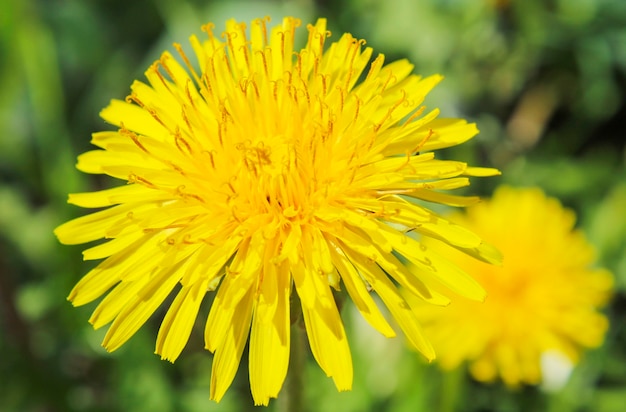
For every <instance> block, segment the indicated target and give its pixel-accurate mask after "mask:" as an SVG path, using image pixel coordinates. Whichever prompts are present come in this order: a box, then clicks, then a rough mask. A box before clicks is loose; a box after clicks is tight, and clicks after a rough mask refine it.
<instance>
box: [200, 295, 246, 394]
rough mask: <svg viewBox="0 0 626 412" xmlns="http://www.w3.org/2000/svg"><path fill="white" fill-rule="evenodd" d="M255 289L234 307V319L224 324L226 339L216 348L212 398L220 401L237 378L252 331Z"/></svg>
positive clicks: (212, 374)
mask: <svg viewBox="0 0 626 412" xmlns="http://www.w3.org/2000/svg"><path fill="white" fill-rule="evenodd" d="M253 294H254V291H253V289H252V288H250V289H249V290H248V291H247V293H246V294H245V295H244V297H243V298H242V299H241V300H240V302H239V304H238V305H237V306H236V307H235V308H233V314H232V319H231V320H230V322H228V323H227V324H225V325H223V327H224V329H225V333H224V339H222V341H221V342H220V345H219V346H218V347H217V348H216V350H215V357H214V358H213V369H212V372H211V394H210V397H211V399H213V400H215V401H217V402H219V401H220V400H221V399H222V397H223V396H224V394H225V393H226V390H227V389H228V387H229V386H230V384H231V383H232V381H233V379H234V378H235V373H236V372H237V369H238V367H239V361H240V359H241V354H242V353H243V349H244V347H245V345H246V340H247V339H248V334H249V333H250V320H251V318H252V302H253Z"/></svg>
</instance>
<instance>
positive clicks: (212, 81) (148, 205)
mask: <svg viewBox="0 0 626 412" xmlns="http://www.w3.org/2000/svg"><path fill="white" fill-rule="evenodd" d="M299 25H300V22H299V21H298V20H296V19H293V18H285V19H284V20H283V21H282V24H279V25H277V26H275V27H272V28H271V29H269V28H268V27H267V19H257V20H254V21H253V22H252V23H251V25H250V27H249V28H247V27H246V25H245V24H243V23H237V22H235V21H233V20H231V21H228V22H227V24H226V31H225V32H224V33H222V34H221V35H215V34H214V32H213V30H212V29H213V28H212V26H210V25H207V26H205V27H203V30H204V31H206V33H207V34H208V39H207V40H204V41H200V40H199V39H198V38H197V37H196V36H192V37H191V38H190V42H191V46H192V50H193V55H195V57H190V56H192V54H190V53H188V52H185V51H183V49H182V47H181V46H180V45H175V48H176V49H177V52H178V53H177V54H178V56H176V57H174V56H173V55H172V54H170V53H169V52H165V53H164V54H163V55H162V56H161V58H160V59H159V60H158V61H157V62H155V63H154V64H153V65H152V66H151V67H150V68H149V69H148V70H147V71H146V77H147V79H148V84H146V83H142V82H135V83H134V84H133V85H132V88H131V89H132V92H131V94H130V96H129V97H128V98H127V99H126V101H118V100H113V101H112V102H111V104H110V105H109V106H108V107H107V108H106V109H104V110H103V111H102V113H101V115H102V117H103V118H104V119H105V120H106V121H107V122H109V123H111V124H113V125H114V126H117V127H118V130H117V131H109V132H99V133H95V134H94V135H93V143H94V144H95V145H96V146H98V147H99V148H100V150H94V151H91V152H87V153H85V154H83V155H81V156H80V157H79V161H78V166H77V167H78V168H79V169H80V170H82V171H84V172H87V173H101V174H107V175H109V176H112V177H114V178H117V179H121V180H124V181H125V182H126V183H127V184H124V185H122V186H119V187H116V188H113V189H109V190H104V191H100V192H92V193H79V194H72V195H70V197H69V202H70V203H72V204H75V205H78V206H82V207H93V208H101V207H108V208H107V209H104V210H101V211H98V212H95V213H92V214H90V215H87V216H84V217H81V218H78V219H75V220H73V221H70V222H68V223H65V224H64V225H61V226H60V227H59V228H57V230H56V234H57V236H58V237H59V239H60V240H61V241H62V242H63V243H68V244H78V243H85V242H90V241H93V240H97V239H102V238H105V239H109V240H108V241H107V242H106V243H102V244H99V245H97V246H95V247H92V248H90V249H88V250H86V251H85V252H84V257H85V259H102V258H104V259H105V260H104V261H103V262H102V263H100V265H99V266H97V267H96V268H95V269H93V270H92V271H91V272H89V273H88V274H87V275H86V276H85V277H84V278H83V279H82V280H81V281H80V282H79V283H78V284H77V285H76V287H75V288H74V290H73V291H72V292H71V294H70V297H69V299H70V300H71V301H72V302H73V303H74V304H75V305H83V304H86V303H88V302H91V301H93V300H94V299H97V298H98V297H100V296H101V295H103V294H104V293H106V292H107V291H108V290H109V289H112V290H111V291H110V292H109V293H108V294H107V296H106V297H105V298H104V299H103V300H102V301H101V303H100V304H99V305H98V307H97V308H96V310H95V312H94V314H93V316H92V318H91V320H90V321H91V322H92V323H93V325H94V327H96V328H98V327H101V326H104V325H106V324H108V323H110V322H113V323H112V325H111V326H110V328H109V330H108V333H107V335H106V337H105V339H104V342H103V345H104V346H105V347H106V348H107V349H108V350H115V349H117V348H118V347H119V346H121V345H122V344H123V343H124V342H125V341H126V340H127V339H129V338H130V337H131V336H132V335H133V334H134V333H135V331H137V329H138V328H139V327H140V326H141V325H142V324H143V323H144V322H145V321H146V320H147V319H148V318H149V317H150V315H151V314H152V313H153V312H154V311H155V310H156V309H157V307H158V306H160V305H161V303H162V302H163V301H164V299H165V298H166V297H167V296H168V295H170V294H171V293H172V291H174V290H175V294H176V297H175V299H174V301H173V303H172V304H171V306H170V307H169V310H168V311H167V314H166V315H165V318H164V320H163V322H162V324H161V328H160V331H159V334H158V337H157V344H156V352H157V353H158V354H160V355H161V356H162V357H163V358H164V359H168V360H170V361H174V360H175V359H176V358H177V357H178V356H179V354H180V353H181V351H182V349H183V347H184V346H185V344H186V342H187V340H188V338H189V334H190V332H191V329H192V326H193V323H194V320H195V319H196V317H197V314H198V311H199V307H200V302H201V301H202V299H203V297H204V296H205V294H207V291H209V292H211V291H214V290H216V294H215V298H214V301H213V303H212V306H211V310H210V313H209V316H208V320H207V322H206V330H205V343H206V348H207V349H208V350H210V351H212V352H214V353H215V357H214V360H213V372H212V385H211V397H212V398H213V399H216V400H219V399H220V398H221V397H222V396H223V395H224V393H225V391H226V389H227V388H228V386H229V385H230V383H231V382H232V379H233V377H234V375H235V372H236V370H237V367H238V364H239V360H240V357H241V354H242V351H243V349H244V346H245V343H246V341H247V340H248V336H249V339H250V356H249V359H250V365H249V369H250V383H251V390H252V394H253V396H254V399H255V402H256V403H260V404H267V402H268V401H269V398H271V397H276V396H277V394H278V392H279V391H280V388H281V386H282V383H283V381H284V378H285V374H286V372H287V366H288V362H289V344H290V343H289V340H290V333H289V328H290V321H291V320H290V315H289V313H290V296H291V293H292V289H295V291H294V292H293V293H297V295H298V297H299V301H300V302H301V303H300V304H301V312H302V318H303V319H304V324H305V326H306V331H307V336H308V340H309V343H310V347H311V350H312V352H313V355H314V357H315V359H316V360H317V362H318V363H319V365H320V366H321V368H322V369H323V370H324V372H326V374H327V375H328V376H331V377H332V378H333V379H334V381H335V384H336V386H337V388H338V389H339V390H346V389H349V388H350V387H351V385H352V362H351V357H350V351H349V348H348V343H347V340H346V335H345V331H344V327H343V324H342V321H341V319H340V316H339V312H338V310H337V306H336V303H335V299H334V296H333V291H332V290H331V289H335V290H337V291H339V290H340V289H342V288H345V290H346V291H347V294H348V295H349V296H350V298H351V299H352V301H353V302H354V304H355V305H356V307H357V308H358V309H359V310H360V312H361V313H362V314H363V316H364V317H365V319H367V321H368V322H369V323H370V324H371V325H372V326H373V327H374V328H376V329H377V330H379V331H380V332H381V333H382V334H384V335H385V336H394V335H395V333H394V331H393V329H392V328H391V327H390V325H389V324H388V323H387V321H386V320H385V318H384V317H383V316H382V315H381V313H380V311H379V309H378V307H377V305H376V303H375V300H374V299H373V298H372V294H371V292H372V291H373V293H375V294H377V295H378V297H379V298H380V300H382V302H383V303H384V305H385V306H386V307H387V308H388V309H389V312H390V313H391V315H392V316H393V317H394V318H395V320H396V321H397V323H398V325H399V326H400V328H401V329H402V330H403V331H404V333H405V335H406V336H407V338H408V340H409V342H410V343H411V344H412V345H413V346H415V347H416V348H417V349H418V350H420V351H421V352H422V353H423V354H424V355H425V356H426V357H427V358H429V359H432V358H433V357H434V352H433V350H432V348H431V346H430V344H429V343H428V342H427V341H426V340H425V339H424V337H423V336H422V333H421V331H420V328H419V326H418V324H417V322H416V321H415V318H414V315H413V314H412V313H411V311H410V310H409V309H408V307H407V305H406V303H405V301H404V299H403V298H402V297H401V296H400V294H399V293H398V290H397V285H402V286H404V287H405V288H406V289H407V290H408V291H410V293H413V294H415V295H417V296H419V297H420V298H421V299H424V300H426V301H428V302H431V303H434V304H446V303H447V302H448V300H447V298H445V297H444V296H442V295H440V294H438V293H435V292H433V291H431V290H429V288H427V287H426V286H425V285H424V284H423V283H422V281H421V280H420V273H421V272H428V273H431V274H433V275H434V276H435V277H437V279H439V281H440V282H441V283H443V284H445V285H446V286H448V287H450V288H451V289H452V290H455V291H457V292H459V293H461V294H462V295H465V296H468V297H470V298H474V299H479V300H480V299H483V297H484V292H483V290H482V288H481V287H480V286H479V285H478V284H477V283H475V282H474V281H473V280H472V279H471V278H469V277H468V276H466V275H465V274H464V273H463V272H461V271H460V270H458V269H457V268H456V267H454V266H453V265H451V264H450V263H448V261H447V260H446V259H444V258H442V257H440V256H438V255H436V254H434V253H432V252H431V251H429V250H428V249H427V248H426V247H425V246H424V245H421V244H420V242H419V241H418V240H417V239H416V238H415V236H419V235H421V236H429V237H434V238H437V239H441V240H443V241H444V242H447V243H449V244H451V245H453V246H454V247H456V248H458V249H460V250H462V251H464V252H466V253H468V254H470V255H473V256H475V257H478V258H481V259H484V260H487V261H494V260H497V259H498V254H497V252H495V251H494V250H493V249H491V248H490V247H488V246H486V245H484V244H483V243H482V242H481V240H480V239H479V238H478V237H477V236H476V235H474V234H473V233H471V232H469V231H467V230H465V229H463V228H462V227H460V226H456V225H454V224H451V223H449V222H447V221H446V220H445V219H443V218H441V217H439V216H437V215H436V214H434V213H433V212H431V211H430V210H429V209H427V208H426V207H424V206H420V205H418V204H417V203H415V202H414V201H413V199H421V200H425V201H429V202H438V203H443V204H449V205H455V206H464V205H467V204H470V203H473V202H474V201H476V198H473V197H470V198H464V197H460V196H454V195H450V194H447V193H445V191H447V190H451V189H455V188H459V187H462V186H466V185H468V184H469V182H468V179H467V176H488V175H494V174H497V171H495V170H493V169H483V168H472V167H468V166H467V165H466V164H465V163H462V162H455V161H441V160H436V159H435V158H434V153H433V150H436V149H440V148H445V147H449V146H453V145H457V144H460V143H462V142H464V141H466V140H468V139H470V138H472V137H473V136H474V135H475V134H476V133H477V129H476V127H475V125H473V124H468V123H467V122H465V121H463V120H458V119H439V118H438V114H439V113H438V111H437V110H432V111H426V110H425V108H424V107H422V106H421V104H422V102H423V100H424V97H425V96H426V94H427V93H428V92H429V91H430V90H431V89H432V88H433V87H434V86H435V85H436V84H437V83H438V82H439V81H440V80H441V77H440V76H438V75H435V76H430V77H427V78H421V77H418V76H415V75H412V74H411V72H412V69H413V66H412V65H411V64H409V63H408V62H407V61H405V60H401V61H397V62H394V63H391V64H388V65H383V61H384V57H383V56H382V55H378V57H376V58H374V59H373V60H372V59H371V57H372V49H371V48H365V47H364V44H365V42H364V41H361V40H357V39H355V38H354V37H352V36H351V35H350V34H344V35H343V36H342V37H341V38H340V39H339V41H337V42H334V43H331V44H330V45H327V44H326V43H328V41H327V39H328V37H329V36H330V33H329V32H328V31H327V30H326V21H325V20H324V19H320V20H318V21H317V23H316V24H315V25H308V26H307V30H308V39H307V42H306V45H305V47H304V48H302V49H301V50H300V51H298V52H295V51H294V39H295V32H296V29H297V28H298V26H299ZM368 65H369V67H368ZM366 67H368V69H367V70H366ZM362 74H364V75H363V76H362ZM359 78H363V80H362V81H361V82H360V84H359V85H357V80H358V79H359ZM408 232H412V235H411V236H413V237H411V236H409V235H407V233H408ZM406 261H410V262H413V264H414V265H415V266H416V268H417V269H416V270H409V269H407V266H406V265H405V262H406Z"/></svg>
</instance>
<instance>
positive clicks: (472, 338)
mask: <svg viewBox="0 0 626 412" xmlns="http://www.w3.org/2000/svg"><path fill="white" fill-rule="evenodd" d="M454 221H455V222H457V223H458V224H462V225H463V226H465V227H468V228H470V229H472V230H474V231H475V232H476V233H479V234H480V235H481V236H483V237H484V239H485V240H487V241H488V242H491V244H493V245H495V246H496V247H498V249H499V250H500V251H501V252H502V254H503V256H504V263H503V265H502V266H493V265H492V266H488V265H484V264H480V263H475V262H473V261H471V260H469V259H465V258H464V257H463V256H460V255H459V254H457V253H455V251H452V250H450V251H447V252H445V253H454V254H453V255H449V256H451V259H453V260H454V261H455V262H456V263H458V264H459V266H461V267H462V268H463V269H465V270H466V271H467V272H468V273H470V274H472V275H473V277H474V278H476V279H477V280H478V281H479V283H480V284H481V285H482V286H483V287H484V288H485V289H486V290H487V292H488V294H489V297H488V298H487V300H486V301H485V302H484V303H483V304H480V305H477V304H475V303H474V302H471V301H469V300H467V299H463V298H458V299H454V300H453V301H452V303H451V304H450V306H448V307H446V308H434V307H427V306H425V305H421V304H418V305H417V306H416V314H417V315H418V319H419V320H420V321H421V322H422V324H423V325H424V329H425V333H426V335H427V337H428V338H429V339H430V340H431V342H432V343H433V346H434V348H435V349H436V351H437V355H438V363H439V365H440V366H441V367H442V368H444V369H454V368H456V367H458V366H459V365H460V364H461V363H463V362H465V361H467V362H468V363H469V370H470V372H471V374H472V375H473V377H474V378H476V379H477V380H479V381H482V382H492V381H495V380H497V379H498V378H499V379H501V380H502V381H504V383H505V384H507V385H508V386H510V387H515V386H519V385H521V384H538V383H540V382H541V381H542V376H543V374H544V372H545V371H542V370H541V359H542V356H544V355H549V354H555V353H558V354H561V355H562V356H564V357H566V358H567V359H569V361H570V362H571V363H572V364H575V363H577V362H578V360H579V357H580V355H581V352H582V350H583V349H585V348H595V347H598V346H600V345H601V344H602V342H603V339H604V335H605V333H606V331H607V328H608V320H607V318H606V316H604V315H603V314H602V313H600V312H599V309H601V308H602V307H603V306H604V304H605V303H606V302H607V300H608V298H609V296H610V292H611V288H612V283H613V282H612V277H611V275H610V273H608V272H607V271H606V270H604V269H593V268H592V267H591V265H592V264H593V261H594V251H593V248H592V246H591V245H590V244H589V243H588V242H587V240H586V239H585V237H584V236H583V234H582V232H580V231H577V230H573V227H574V223H575V215H574V213H573V212H572V211H570V210H567V209H565V208H563V207H562V206H561V204H560V203H559V202H558V201H557V200H556V199H553V198H548V197H546V196H545V194H544V193H543V192H542V191H541V190H540V189H537V188H529V189H514V188H510V187H506V186H504V187H501V188H499V189H498V190H497V191H496V192H495V194H494V197H493V198H492V199H491V200H490V201H487V202H484V203H481V204H478V205H476V206H472V207H471V208H468V209H467V214H465V215H463V216H456V218H455V219H454ZM430 243H434V242H429V244H430ZM430 246H433V247H435V248H436V249H437V250H438V251H440V252H444V250H443V249H446V246H445V245H442V244H438V245H434V244H433V245H430Z"/></svg>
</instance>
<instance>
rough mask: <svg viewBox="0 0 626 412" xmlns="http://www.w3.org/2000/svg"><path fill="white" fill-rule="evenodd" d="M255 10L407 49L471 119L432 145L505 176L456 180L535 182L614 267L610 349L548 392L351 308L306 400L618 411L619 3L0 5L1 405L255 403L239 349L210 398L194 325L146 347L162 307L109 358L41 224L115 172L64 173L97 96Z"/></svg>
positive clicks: (83, 139)
mask: <svg viewBox="0 0 626 412" xmlns="http://www.w3.org/2000/svg"><path fill="white" fill-rule="evenodd" d="M265 15H269V16H272V17H273V19H272V20H273V21H274V22H276V21H279V20H280V18H281V17H282V16H283V15H295V16H296V17H300V18H301V19H302V20H303V22H304V23H307V22H314V20H315V19H316V18H317V17H319V16H325V17H327V18H328V19H329V27H330V29H331V30H332V31H333V38H332V39H333V40H336V39H338V38H339V35H340V34H341V33H343V32H351V33H352V34H354V35H355V36H356V37H359V38H365V39H367V42H368V46H372V47H373V48H374V51H375V52H381V53H384V54H386V56H387V60H388V61H391V60H395V59H398V58H403V57H407V58H409V59H410V60H411V61H412V62H413V63H415V65H416V72H418V73H420V74H425V75H426V74H432V73H442V74H444V75H445V76H446V79H445V81H444V82H443V83H442V84H441V85H440V86H438V87H437V88H436V89H435V91H434V92H433V93H432V95H430V96H429V98H428V99H427V101H426V104H428V105H429V106H430V107H440V108H441V111H442V113H443V115H445V116H446V117H457V116H458V117H465V118H467V119H469V120H470V121H475V122H477V123H478V126H479V128H480V129H481V134H480V135H479V136H478V137H477V138H476V139H474V140H473V141H471V142H470V143H468V144H465V145H463V146H461V147H459V148H456V149H453V150H448V151H447V152H444V153H443V155H444V156H449V157H454V158H455V159H458V160H464V161H468V162H471V163H473V164H476V165H483V166H494V167H498V168H500V169H501V170H502V172H503V176H502V177H499V178H490V179H478V180H475V182H474V184H473V186H472V188H471V189H470V190H471V191H473V192H475V193H479V194H482V195H489V193H490V192H491V191H492V190H493V188H494V187H495V186H496V185H498V184H500V183H509V184H511V185H515V186H528V185H539V186H541V187H542V188H544V190H545V191H546V192H547V193H548V194H550V195H552V196H556V197H558V198H559V199H561V201H562V202H563V203H564V204H565V205H566V206H568V207H570V208H573V209H574V210H575V211H576V212H577V214H578V219H579V220H578V225H579V227H581V228H583V229H584V230H585V231H586V233H587V235H588V238H589V239H590V241H591V242H592V243H593V244H594V245H595V246H596V248H597V250H598V259H599V262H598V264H599V265H601V266H604V267H607V268H609V269H610V270H611V271H612V272H613V273H614V274H615V276H616V285H617V292H616V295H615V297H614V299H613V301H612V303H611V304H610V306H609V307H608V308H607V313H608V315H609V317H610V319H611V330H610V332H609V334H608V336H607V339H606V343H605V345H604V346H603V347H602V348H600V349H598V350H595V351H592V352H590V353H588V354H587V355H586V356H584V357H583V360H582V362H581V364H580V365H579V366H578V367H577V368H576V369H575V370H574V373H573V375H572V377H571V379H570V380H569V381H568V383H567V385H565V386H564V387H563V388H561V389H560V390H556V391H554V390H553V391H546V390H543V389H541V388H525V389H522V390H519V391H517V392H509V391H507V390H505V388H504V387H502V386H501V385H497V384H496V385H491V386H484V385H480V384H478V383H476V382H473V381H471V379H469V378H468V377H467V376H466V375H465V372H464V371H458V372H456V373H453V374H442V373H440V372H439V371H438V370H437V369H436V368H433V367H429V366H427V365H425V364H424V362H423V361H422V360H421V358H420V356H419V355H417V354H415V353H412V352H410V351H409V350H408V349H406V348H405V345H404V342H403V340H402V338H399V339H393V340H386V339H385V338H383V337H379V336H377V335H376V334H375V333H374V332H373V331H372V330H370V329H368V327H364V326H363V323H362V322H361V321H360V320H359V318H358V317H357V316H354V313H353V312H352V311H351V309H350V306H349V305H347V307H346V308H345V309H344V313H343V316H344V319H345V322H346V324H347V327H348V331H349V338H350V341H351V347H352V351H353V356H354V361H355V362H354V363H355V383H354V389H353V391H351V392H347V393H337V392H336V390H335V388H334V386H333V384H332V381H331V380H330V379H328V378H326V377H325V376H324V374H323V372H322V371H321V370H320V369H319V368H318V367H317V365H315V364H314V362H313V361H312V359H308V361H307V369H306V397H307V400H308V405H309V410H311V411H315V410H324V411H327V410H330V411H381V410H386V411H394V412H404V411H407V412H408V411H452V410H458V411H491V410H493V411H534V410H537V411H540V410H549V411H555V412H558V411H600V412H603V411H604V412H607V411H616V412H617V411H622V410H624V408H626V407H625V406H624V405H626V332H625V329H624V326H625V323H626V299H625V295H624V292H625V291H626V253H624V252H625V251H626V244H625V243H626V240H625V239H626V168H625V165H626V151H625V142H626V1H623V0H509V1H506V0H499V1H498V0H422V1H416V0H384V1H378V0H363V1H357V0H341V1H331V0H318V1H313V0H292V1H201V0H186V1H166V0H133V1H129V0H125V1H122V0H110V1H105V0H98V1H82V0H1V1H0V125H1V128H2V132H1V134H0V177H1V182H0V354H1V355H2V356H1V360H0V411H36V412H44V411H46V412H47V411H138V412H141V411H211V410H215V411H239V410H251V409H254V407H252V406H251V405H252V401H251V398H250V395H249V388H248V383H247V370H246V360H245V356H246V355H244V360H243V361H242V366H241V367H240V371H239V373H238V375H237V378H236V381H235V383H234V385H233V387H232V388H231V390H230V391H229V392H228V393H227V395H226V397H225V399H224V400H223V401H222V402H221V403H220V404H215V403H214V402H212V401H209V399H208V397H209V382H210V371H211V359H212V356H211V354H210V353H208V352H206V351H204V350H203V349H202V347H203V339H202V325H201V323H202V320H203V319H200V320H199V322H198V325H197V326H198V328H197V330H195V331H194V333H193V334H192V337H191V339H190V342H189V344H188V346H187V348H186V349H185V351H184V352H183V354H182V356H181V358H180V359H179V360H178V361H177V362H176V364H174V365H172V364H170V363H168V362H163V361H161V360H159V358H158V357H157V356H155V355H153V350H154V341H155V337H156V331H157V329H158V325H159V322H160V319H161V318H162V315H163V312H162V311H160V312H159V313H157V314H156V315H155V316H153V318H152V319H151V321H150V322H148V324H146V325H145V326H144V327H143V328H142V329H141V330H140V331H139V332H138V333H137V335H136V336H135V337H134V338H132V339H131V340H130V341H129V342H128V343H127V344H126V345H125V346H124V347H123V348H122V349H120V350H119V351H117V352H116V353H113V354H108V353H106V352H105V351H104V350H103V349H102V348H101V347H100V341H101V340H102V338H103V336H104V332H105V331H103V330H99V331H93V330H92V328H91V326H90V325H89V324H88V323H87V319H88V318H89V315H90V312H91V311H92V310H93V309H94V307H95V305H88V306H87V307H82V308H78V309H74V308H72V306H71V305H70V304H69V303H68V302H67V301H66V300H65V298H66V296H67V294H68V292H69V291H70V289H71V287H72V285H73V284H74V283H75V282H76V281H77V280H78V279H79V278H80V277H81V276H82V275H83V274H84V273H86V272H87V271H88V270H89V269H90V267H92V266H93V264H94V263H93V262H86V263H85V262H82V261H81V257H80V251H81V250H82V249H83V248H82V247H80V246H77V247H67V246H61V245H59V244H58V243H57V241H56V239H55V238H54V236H53V234H52V230H53V228H54V227H55V226H57V225H58V224H60V223H62V222H63V221H65V220H67V219H69V218H72V217H75V216H78V215H80V214H82V213H84V211H82V210H79V209H78V208H75V207H71V206H68V205H67V204H66V198H67V193H68V192H76V191H86V190H92V189H96V188H101V187H107V186H110V185H111V184H112V183H113V182H112V181H111V180H108V179H106V178H105V179H102V178H97V177H93V176H86V175H81V174H79V172H77V171H76V170H75V169H74V164H75V158H76V156H77V155H78V154H79V153H81V152H83V151H85V150H88V149H89V148H90V144H89V140H90V134H91V133H92V132H94V131H98V130H104V129H110V128H109V127H108V126H107V125H105V124H104V122H103V121H102V120H101V119H99V117H98V112H99V111H100V110H101V109H102V108H103V107H104V106H106V105H107V104H108V102H109V100H110V99H112V98H123V97H124V96H126V94H127V93H128V92H129V86H130V84H131V82H132V81H133V80H134V79H140V78H142V77H143V71H144V70H145V68H147V67H148V65H149V64H150V63H151V62H152V61H153V60H155V59H156V58H158V56H159V55H160V53H161V51H163V50H165V49H171V43H172V42H173V41H178V42H180V43H183V44H184V43H185V42H186V39H187V38H188V36H189V35H190V34H192V33H198V34H201V33H200V30H199V28H200V25H201V24H203V23H206V22H209V21H212V22H214V23H215V24H216V26H217V30H219V29H221V28H223V24H224V21H225V20H226V19H227V18H231V17H235V18H237V19H240V20H244V21H249V20H250V19H252V18H255V17H262V16H265ZM538 236H541V234H540V233H538ZM202 313H203V314H204V315H206V313H207V308H206V307H204V308H203V312H202ZM274 409H275V406H274V405H273V404H272V405H270V407H269V409H268V410H274Z"/></svg>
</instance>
